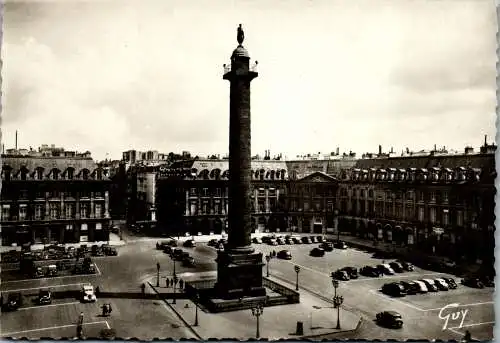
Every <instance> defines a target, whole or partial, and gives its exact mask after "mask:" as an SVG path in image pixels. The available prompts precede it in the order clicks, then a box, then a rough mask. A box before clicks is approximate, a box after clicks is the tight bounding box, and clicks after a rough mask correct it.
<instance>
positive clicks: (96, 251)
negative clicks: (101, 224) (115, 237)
mask: <svg viewBox="0 0 500 343" xmlns="http://www.w3.org/2000/svg"><path fill="white" fill-rule="evenodd" d="M91 249H92V250H91V254H92V256H104V252H103V251H102V249H101V247H99V246H98V245H95V244H94V245H93V246H92V248H91Z"/></svg>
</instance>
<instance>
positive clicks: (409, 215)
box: [405, 206, 415, 220]
mask: <svg viewBox="0 0 500 343" xmlns="http://www.w3.org/2000/svg"><path fill="white" fill-rule="evenodd" d="M405 217H406V218H407V219H409V220H413V218H414V217H415V210H414V209H413V207H412V206H406V210H405Z"/></svg>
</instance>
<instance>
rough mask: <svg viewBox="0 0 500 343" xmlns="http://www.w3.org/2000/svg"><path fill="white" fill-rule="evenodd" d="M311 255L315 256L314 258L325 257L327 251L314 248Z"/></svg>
mask: <svg viewBox="0 0 500 343" xmlns="http://www.w3.org/2000/svg"><path fill="white" fill-rule="evenodd" d="M309 255H311V256H314V257H323V256H325V250H323V249H321V248H314V249H312V250H311V252H310V253H309Z"/></svg>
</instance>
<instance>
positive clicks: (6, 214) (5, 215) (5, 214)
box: [2, 205, 10, 220]
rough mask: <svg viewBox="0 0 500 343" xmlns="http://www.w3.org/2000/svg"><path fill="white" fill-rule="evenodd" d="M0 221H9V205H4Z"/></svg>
mask: <svg viewBox="0 0 500 343" xmlns="http://www.w3.org/2000/svg"><path fill="white" fill-rule="evenodd" d="M2 219H3V220H9V219H10V205H4V206H3V207H2Z"/></svg>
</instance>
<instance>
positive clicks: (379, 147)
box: [378, 145, 382, 155]
mask: <svg viewBox="0 0 500 343" xmlns="http://www.w3.org/2000/svg"><path fill="white" fill-rule="evenodd" d="M378 154H379V155H382V145H379V146H378Z"/></svg>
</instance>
